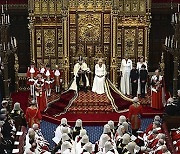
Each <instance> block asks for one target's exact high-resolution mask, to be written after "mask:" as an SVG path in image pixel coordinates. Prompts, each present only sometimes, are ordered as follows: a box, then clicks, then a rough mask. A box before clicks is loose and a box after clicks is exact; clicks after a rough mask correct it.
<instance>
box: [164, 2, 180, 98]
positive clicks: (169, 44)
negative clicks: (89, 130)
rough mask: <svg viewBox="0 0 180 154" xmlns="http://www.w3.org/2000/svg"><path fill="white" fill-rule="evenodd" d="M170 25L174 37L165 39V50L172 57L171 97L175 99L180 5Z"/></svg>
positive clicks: (179, 38) (179, 42)
mask: <svg viewBox="0 0 180 154" xmlns="http://www.w3.org/2000/svg"><path fill="white" fill-rule="evenodd" d="M171 24H172V26H173V28H174V31H175V32H174V35H172V36H167V37H166V39H165V49H166V50H167V51H168V52H170V53H171V54H172V55H173V63H174V77H173V97H174V98H177V90H178V89H177V88H178V87H177V86H178V65H179V64H178V60H179V57H180V4H178V11H177V12H176V13H174V14H173V15H172V20H171Z"/></svg>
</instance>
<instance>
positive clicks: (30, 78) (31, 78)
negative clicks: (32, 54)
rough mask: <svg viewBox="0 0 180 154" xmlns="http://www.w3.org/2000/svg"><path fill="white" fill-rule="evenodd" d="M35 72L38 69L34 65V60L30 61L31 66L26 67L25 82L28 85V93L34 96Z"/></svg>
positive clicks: (36, 72)
mask: <svg viewBox="0 0 180 154" xmlns="http://www.w3.org/2000/svg"><path fill="white" fill-rule="evenodd" d="M37 74H38V70H37V68H36V67H35V66H34V62H31V66H30V67H28V70H27V73H26V77H27V84H28V85H29V86H30V95H31V96H32V97H34V95H35V93H34V92H35V90H34V83H35V80H36V76H37Z"/></svg>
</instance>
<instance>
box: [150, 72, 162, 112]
mask: <svg viewBox="0 0 180 154" xmlns="http://www.w3.org/2000/svg"><path fill="white" fill-rule="evenodd" d="M162 92H163V76H161V75H160V73H159V70H158V69H157V70H156V71H155V75H153V76H152V78H151V95H152V96H151V97H152V99H151V107H152V108H155V109H162V108H163V103H162V100H163V99H162V96H163V95H162Z"/></svg>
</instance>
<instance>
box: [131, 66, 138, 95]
mask: <svg viewBox="0 0 180 154" xmlns="http://www.w3.org/2000/svg"><path fill="white" fill-rule="evenodd" d="M130 79H131V86H132V96H133V98H134V97H136V96H137V89H138V79H139V72H138V70H137V69H136V65H133V68H132V70H131V72H130Z"/></svg>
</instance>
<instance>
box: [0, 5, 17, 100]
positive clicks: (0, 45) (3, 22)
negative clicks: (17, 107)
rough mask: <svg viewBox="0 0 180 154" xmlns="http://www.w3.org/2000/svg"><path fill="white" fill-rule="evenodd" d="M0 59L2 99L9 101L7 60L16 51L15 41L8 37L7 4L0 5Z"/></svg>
mask: <svg viewBox="0 0 180 154" xmlns="http://www.w3.org/2000/svg"><path fill="white" fill-rule="evenodd" d="M0 14H1V18H0V57H1V66H2V67H1V68H2V76H3V83H4V99H6V100H9V95H10V92H9V83H10V79H9V75H8V58H9V56H10V55H11V54H14V53H15V52H16V50H17V41H16V38H15V37H13V36H9V27H10V17H9V14H8V8H7V3H6V5H1V9H0Z"/></svg>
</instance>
